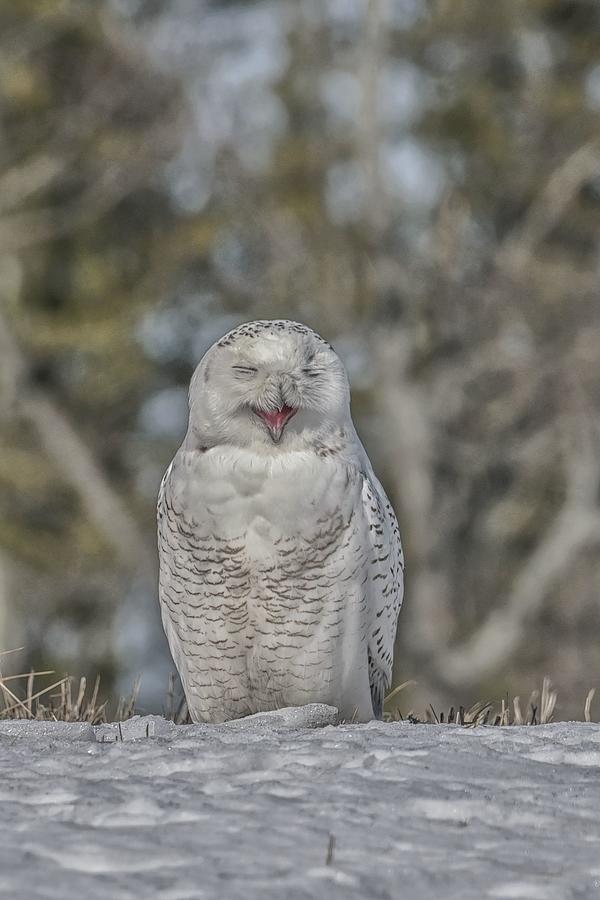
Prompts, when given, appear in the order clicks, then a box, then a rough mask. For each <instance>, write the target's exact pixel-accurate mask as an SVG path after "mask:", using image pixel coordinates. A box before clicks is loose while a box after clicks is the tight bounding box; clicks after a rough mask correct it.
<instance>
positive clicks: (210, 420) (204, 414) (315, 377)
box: [190, 322, 350, 446]
mask: <svg viewBox="0 0 600 900" xmlns="http://www.w3.org/2000/svg"><path fill="white" fill-rule="evenodd" d="M349 402H350V390H349V386H348V378H347V375H346V372H345V369H344V367H343V365H342V362H341V360H340V359H339V357H338V356H337V354H336V353H335V352H334V351H333V350H332V349H331V347H330V346H329V345H328V344H327V343H326V342H325V341H323V340H322V338H320V337H319V336H318V335H316V334H315V333H314V332H312V331H311V330H310V329H308V328H306V327H305V326H302V325H297V324H296V323H293V322H257V323H248V325H246V326H241V327H240V329H236V330H235V331H234V332H232V333H231V334H229V335H226V336H225V337H224V338H222V339H221V341H218V342H217V343H216V344H214V345H213V346H212V347H211V348H210V350H209V351H208V352H207V354H206V355H205V357H204V359H203V360H202V361H201V363H200V365H199V366H198V369H197V370H196V372H195V374H194V377H193V379H192V383H191V386H190V423H192V422H193V423H194V424H195V427H196V428H197V429H198V430H199V432H200V433H202V434H204V435H210V436H211V437H212V439H213V441H215V442H219V441H222V442H226V443H233V444H238V445H240V446H247V445H249V444H252V443H262V444H266V445H270V446H274V445H281V446H284V445H285V444H286V443H287V444H290V443H294V442H296V443H297V442H298V439H299V438H301V437H302V436H303V435H304V436H307V435H308V434H310V433H314V432H315V431H319V432H320V433H323V432H326V431H327V430H328V429H329V428H331V429H334V428H338V427H339V426H340V425H341V424H343V422H344V421H345V420H347V419H348V418H349V415H350V412H349Z"/></svg>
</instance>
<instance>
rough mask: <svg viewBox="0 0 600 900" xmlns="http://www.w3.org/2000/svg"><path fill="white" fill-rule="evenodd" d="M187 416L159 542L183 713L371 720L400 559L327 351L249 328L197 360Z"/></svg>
mask: <svg viewBox="0 0 600 900" xmlns="http://www.w3.org/2000/svg"><path fill="white" fill-rule="evenodd" d="M189 407H190V413H189V426H188V430H187V434H186V436H185V439H184V442H183V444H182V446H181V447H180V449H179V450H178V452H177V453H176V455H175V458H174V459H173V462H172V463H171V465H170V466H169V468H168V469H167V471H166V473H165V476H164V478H163V480H162V484H161V488H160V493H159V498H158V545H159V557H160V584H159V593H160V605H161V613H162V620H163V624H164V628H165V631H166V634H167V638H168V641H169V646H170V648H171V652H172V654H173V659H174V660H175V664H176V666H177V669H178V670H179V674H180V676H181V681H182V683H183V688H184V691H185V696H186V699H187V703H188V707H189V710H190V714H191V717H192V719H193V720H194V721H196V722H223V721H226V720H228V719H237V718H240V717H241V716H245V715H249V714H251V713H256V712H262V711H267V710H273V709H277V708H281V707H285V706H302V705H304V704H307V703H327V704H329V705H331V706H335V707H337V708H338V710H339V713H340V716H341V718H342V719H346V720H354V721H359V722H364V721H368V720H369V719H372V718H374V717H375V718H380V717H381V715H382V712H383V698H384V694H385V691H386V689H387V688H388V687H389V685H390V681H391V676H392V658H393V648H394V638H395V635H396V622H397V619H398V613H399V611H400V606H401V603H402V594H403V569H404V565H403V558H402V548H401V544H400V534H399V531H398V524H397V522H396V517H395V515H394V512H393V510H392V507H391V505H390V503H389V501H388V499H387V497H386V495H385V493H384V490H383V488H382V486H381V485H380V483H379V481H378V480H377V478H376V477H375V475H374V473H373V469H372V468H371V464H370V462H369V459H368V457H367V454H366V452H365V450H364V448H363V446H362V444H361V443H360V441H359V439H358V436H357V434H356V431H355V429H354V425H353V422H352V418H351V416H350V388H349V385H348V378H347V375H346V372H345V369H344V366H343V365H342V362H341V361H340V359H339V357H338V356H337V354H336V353H335V352H334V351H333V350H332V348H331V347H330V346H329V344H328V343H327V342H326V341H325V340H323V338H321V337H319V335H318V334H316V333H315V332H314V331H312V330H311V329H310V328H307V327H306V326H305V325H300V324H298V323H296V322H288V321H282V320H277V321H260V322H249V323H247V324H244V325H240V326H239V327H238V328H235V329H234V330H233V331H231V332H229V334H226V335H225V336H224V337H223V338H221V339H220V340H219V341H217V342H216V343H215V344H213V346H212V347H211V348H210V349H209V350H208V351H207V353H206V354H205V355H204V357H203V359H202V360H201V362H200V363H199V365H198V367H197V369H196V371H195V372H194V375H193V377H192V381H191V384H190V393H189Z"/></svg>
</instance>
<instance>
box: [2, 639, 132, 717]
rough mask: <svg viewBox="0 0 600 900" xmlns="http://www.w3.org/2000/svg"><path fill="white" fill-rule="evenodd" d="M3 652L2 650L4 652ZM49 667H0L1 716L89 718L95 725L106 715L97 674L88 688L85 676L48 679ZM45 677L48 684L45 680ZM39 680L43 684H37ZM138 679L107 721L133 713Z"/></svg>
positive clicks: (105, 704) (107, 705) (50, 672)
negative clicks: (10, 670) (13, 671)
mask: <svg viewBox="0 0 600 900" xmlns="http://www.w3.org/2000/svg"><path fill="white" fill-rule="evenodd" d="M3 655H5V654H3ZM54 674H55V673H54V672H52V671H40V672H27V673H22V674H19V675H3V674H2V672H1V671H0V719H42V720H44V719H45V720H50V721H54V722H89V723H90V725H98V724H100V723H102V722H106V721H107V719H108V711H109V708H110V707H109V702H108V700H104V701H100V699H99V692H100V677H99V676H98V677H97V678H96V679H95V681H94V684H93V686H92V687H91V690H89V689H88V683H87V680H86V679H85V678H80V679H79V680H77V679H75V678H73V677H72V676H70V675H65V676H64V677H63V678H60V679H58V680H54V681H52V680H51V676H52V675H54ZM48 680H50V681H51V683H50V684H44V682H47V681H48ZM40 682H41V683H42V686H41V687H40ZM138 692H139V681H138V682H136V683H135V684H134V686H133V690H132V692H131V694H130V695H129V697H122V698H121V699H120V700H119V702H118V703H117V704H116V708H115V709H114V712H113V711H112V710H111V711H110V721H112V722H115V721H116V722H121V721H123V720H125V719H129V718H131V716H132V715H134V713H135V707H136V703H137V697H138Z"/></svg>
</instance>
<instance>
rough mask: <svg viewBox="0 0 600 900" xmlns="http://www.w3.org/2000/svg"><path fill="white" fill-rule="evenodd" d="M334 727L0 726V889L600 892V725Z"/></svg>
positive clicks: (303, 716)
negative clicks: (599, 811)
mask: <svg viewBox="0 0 600 900" xmlns="http://www.w3.org/2000/svg"><path fill="white" fill-rule="evenodd" d="M335 721H336V713H335V710H333V709H331V708H330V707H323V706H309V707H304V708H302V709H295V710H280V711H278V712H276V713H268V714H261V715H257V716H252V717H249V718H248V719H244V720H240V721H238V722H231V723H227V724H225V725H216V726H214V725H185V726H176V725H173V724H172V723H170V722H166V721H165V720H164V719H162V718H160V717H159V716H146V717H135V718H134V719H131V720H129V721H128V722H123V723H121V724H120V725H118V724H111V725H102V726H96V727H93V728H92V727H91V726H89V725H85V724H66V723H62V722H25V721H8V722H0V772H1V773H2V777H1V779H0V804H1V805H0V809H1V810H2V822H3V833H2V839H1V841H0V897H10V898H11V900H25V898H27V900H35V898H48V900H50V898H52V900H59V898H60V900H71V898H73V900H75V898H77V900H79V898H81V897H86V898H90V900H95V898H102V900H107V898H110V900H129V898H131V900H134V898H135V900H138V898H145V900H146V898H161V900H186V898H190V900H192V898H193V900H200V898H234V900H235V898H244V900H251V898H263V897H267V898H269V897H271V898H282V897H285V898H290V900H296V898H298V900H300V898H302V900H308V898H319V900H321V898H353V897H355V898H400V900H423V898H432V900H433V898H435V900H438V898H440V897H444V900H451V898H457V900H458V898H460V900H468V898H474V900H475V898H477V900H481V898H485V897H490V898H517V900H518V898H533V900H536V898H540V900H554V898H556V900H569V898H589V897H595V896H598V897H600V815H599V814H598V810H599V809H600V725H596V724H583V723H560V724H553V725H542V726H537V727H514V726H513V727H510V728H492V727H488V728H485V727H484V728H472V729H467V728H459V727H457V726H451V725H450V726H434V725H411V724H408V723H394V724H389V723H387V724H386V723H381V722H376V723H375V722H374V723H370V724H368V725H335V724H333V723H335ZM328 857H329V862H328Z"/></svg>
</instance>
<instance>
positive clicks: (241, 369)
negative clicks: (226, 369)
mask: <svg viewBox="0 0 600 900" xmlns="http://www.w3.org/2000/svg"><path fill="white" fill-rule="evenodd" d="M231 368H232V369H233V370H234V372H236V374H238V375H255V374H256V373H257V372H258V369H256V368H255V367H254V366H232V367H231Z"/></svg>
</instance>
